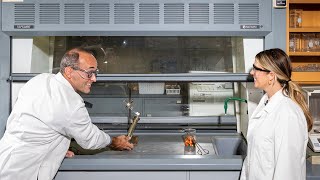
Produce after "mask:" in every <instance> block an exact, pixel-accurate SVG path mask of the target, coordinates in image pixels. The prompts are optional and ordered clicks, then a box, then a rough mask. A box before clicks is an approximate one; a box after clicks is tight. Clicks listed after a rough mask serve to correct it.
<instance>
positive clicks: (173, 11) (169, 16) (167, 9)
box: [164, 3, 184, 24]
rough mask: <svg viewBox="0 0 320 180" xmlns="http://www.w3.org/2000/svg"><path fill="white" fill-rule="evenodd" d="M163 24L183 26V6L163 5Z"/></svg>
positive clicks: (175, 4)
mask: <svg viewBox="0 0 320 180" xmlns="http://www.w3.org/2000/svg"><path fill="white" fill-rule="evenodd" d="M164 24H184V4H182V3H167V4H164Z"/></svg>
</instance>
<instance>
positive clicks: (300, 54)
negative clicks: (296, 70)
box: [289, 52, 320, 56]
mask: <svg viewBox="0 0 320 180" xmlns="http://www.w3.org/2000/svg"><path fill="white" fill-rule="evenodd" d="M289 56H320V52H289Z"/></svg>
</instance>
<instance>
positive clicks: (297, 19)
mask: <svg viewBox="0 0 320 180" xmlns="http://www.w3.org/2000/svg"><path fill="white" fill-rule="evenodd" d="M289 25H290V27H291V28H301V27H302V9H291V10H290V19H289Z"/></svg>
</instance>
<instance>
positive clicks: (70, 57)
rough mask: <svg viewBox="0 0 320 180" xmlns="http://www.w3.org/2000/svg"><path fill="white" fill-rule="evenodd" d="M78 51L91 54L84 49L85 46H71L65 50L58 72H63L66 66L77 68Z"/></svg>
mask: <svg viewBox="0 0 320 180" xmlns="http://www.w3.org/2000/svg"><path fill="white" fill-rule="evenodd" d="M80 52H84V53H89V54H92V52H91V51H89V50H87V49H85V48H81V47H80V48H73V49H71V50H69V51H67V52H66V53H65V54H64V55H63V57H62V59H61V62H60V72H61V73H62V74H64V70H65V68H66V67H69V66H70V67H73V68H77V67H78V66H79V57H80V54H79V53H80Z"/></svg>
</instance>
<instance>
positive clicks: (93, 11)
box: [89, 4, 110, 24]
mask: <svg viewBox="0 0 320 180" xmlns="http://www.w3.org/2000/svg"><path fill="white" fill-rule="evenodd" d="M109 19H110V5H109V4H89V24H109V23H110V20H109Z"/></svg>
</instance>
